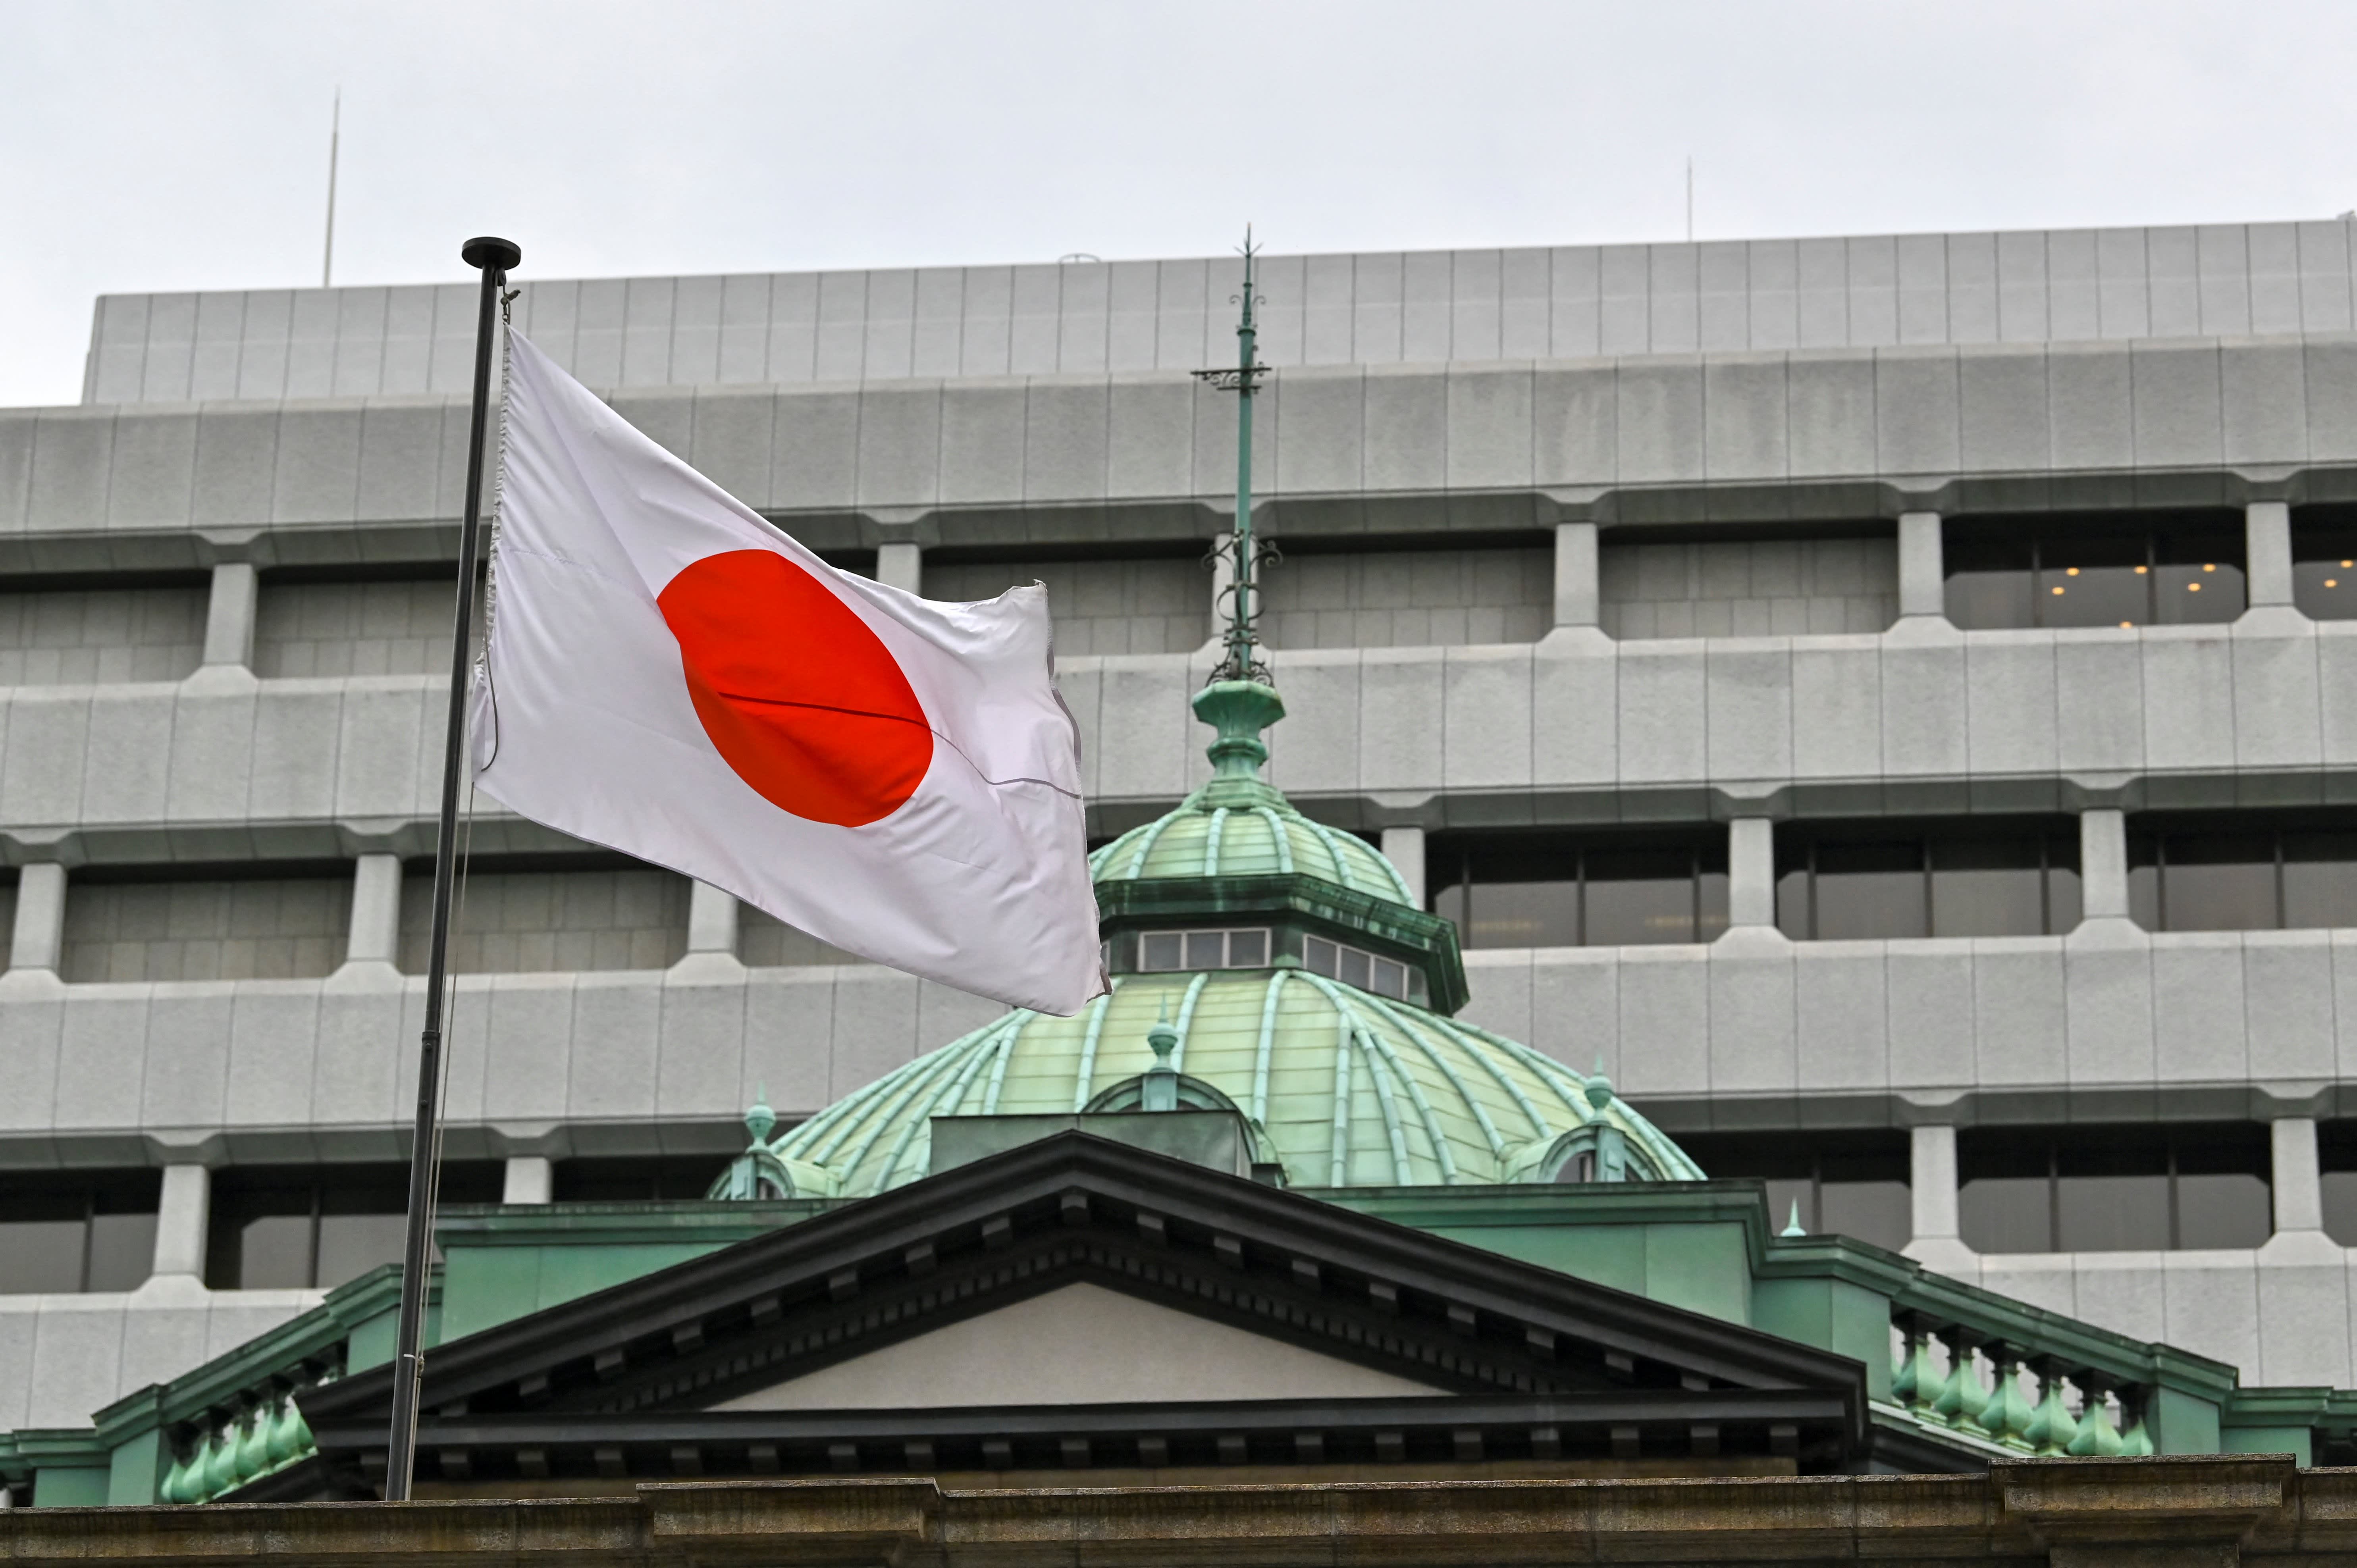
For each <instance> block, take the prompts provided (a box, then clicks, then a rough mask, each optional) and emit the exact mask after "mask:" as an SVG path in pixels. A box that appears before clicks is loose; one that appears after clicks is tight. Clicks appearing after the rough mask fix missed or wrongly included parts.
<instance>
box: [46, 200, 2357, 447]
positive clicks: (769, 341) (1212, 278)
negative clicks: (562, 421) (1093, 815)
mask: <svg viewBox="0 0 2357 1568" xmlns="http://www.w3.org/2000/svg"><path fill="white" fill-rule="evenodd" d="M2350 253H2351V244H2350V234H2349V224H2348V223H2347V222H2346V221H2322V222H2309V223H2251V224H2213V225H2209V226H2205V227H2201V228H2193V227H2174V228H2123V229H2096V230H2058V231H2014V232H2008V233H1967V234H1901V235H1890V234H1880V235H1870V236H1859V237H1844V238H1824V239H1803V240H1751V241H1724V242H1703V243H1699V244H1696V243H1686V244H1657V245H1563V246H1554V247H1526V248H1518V249H1512V250H1502V251H1501V250H1472V251H1426V252H1406V253H1401V252H1372V253H1362V254H1326V255H1308V256H1299V255H1291V256H1288V255H1269V256H1264V257H1263V258H1262V259H1261V262H1260V264H1259V267H1258V268H1257V269H1256V276H1255V287H1254V294H1255V295H1258V296H1259V297H1260V298H1261V299H1262V300H1263V302H1264V303H1263V304H1262V306H1261V309H1260V312H1259V324H1260V352H1261V355H1262V357H1263V359H1264V360H1266V361H1267V362H1268V363H1270V364H1274V365H1278V366H1287V365H1296V364H1312V365H1315V364H1341V363H1360V364H1391V363H1394V362H1399V361H1404V360H1405V361H1416V360H1425V361H1430V360H1500V359H1544V358H1555V359H1563V358H1571V357H1577V356H1583V355H1591V354H1643V353H1691V352H1694V351H1695V350H1698V349H1699V350H1703V351H1727V350H1746V349H1818V348H1841V347H1868V348H1870V347H1880V346H1888V345H1895V344H1920V343H1997V342H2007V343H2021V342H2043V341H2050V340H2070V339H2098V338H2180V337H2189V336H2194V335H2207V336H2218V335H2224V334H2243V333H2253V332H2257V333H2281V332H2298V331H2303V330H2305V331H2311V332H2316V331H2324V332H2334V331H2346V330H2348V329H2349V328H2351V327H2352V325H2357V319H2353V318H2352V290H2357V279H2352V270H2351V265H2350ZM1240 274H1241V263H1239V261H1238V260H1237V259H1236V258H1235V257H1234V256H1232V255H1221V256H1218V257H1213V258H1200V257H1188V258H1180V259H1171V260H1150V261H1118V262H1110V263H1095V264H1089V263H1082V264H1060V263H1058V264H1034V265H1028V266H982V267H931V268H915V269H894V270H885V271H875V272H837V273H772V274H737V275H734V276H702V277H641V278H608V279H597V280H592V281H587V282H578V281H571V280H549V281H543V280H540V279H537V278H534V277H533V276H532V275H531V274H530V271H529V269H526V271H525V273H524V274H523V275H522V276H520V277H519V278H517V279H516V280H515V281H516V285H517V287H518V289H519V295H518V298H517V299H516V302H515V309H514V315H515V321H516V325H517V326H518V328H521V329H522V330H523V331H525V332H528V333H530V334H531V335H532V336H533V339H534V340H535V341H536V342H538V343H539V344H540V345H541V347H542V348H544V349H546V350H547V351H549V352H550V353H551V354H553V355H554V356H555V357H556V359H557V360H558V362H559V363H561V364H563V365H565V367H566V368H567V369H568V370H571V371H573V372H574V373H575V374H576V375H577V376H579V377H581V378H582V379H583V380H585V381H589V382H590V383H591V384H593V385H598V386H608V385H611V386H656V385H689V386H693V385H702V384H705V383H711V382H738V381H884V380H892V379H896V378H904V377H909V376H1005V375H1024V374H1035V373H1043V372H1057V371H1063V372H1071V371H1140V370H1155V369H1164V370H1180V371H1186V370H1193V369H1195V368H1196V367H1198V366H1201V365H1208V364H1217V363H1220V362H1222V361H1224V360H1231V359H1232V357H1233V355H1234V351H1235V349H1234V338H1233V337H1232V323H1233V307H1232V304H1231V303H1230V302H1231V299H1232V295H1233V294H1234V292H1235V288H1236V285H1237V284H1238V282H1239V281H1240ZM475 313H476V291H475V289H474V287H473V286H472V285H470V284H466V283H449V284H442V285H410V286H406V287H393V288H383V287H374V288H339V289H301V290H296V289H255V290H245V291H228V292H221V293H210V294H148V295H111V296H107V297H103V298H102V299H101V300H100V301H99V303H98V308H97V311H96V315H95V317H94V319H93V322H92V328H91V355H90V361H89V371H88V384H87V385H86V387H85V389H84V394H83V401H84V402H86V403H154V402H174V403H178V402H187V401H190V400H207V399H218V398H281V397H297V398H317V397H334V396H352V395H366V394H376V393H387V392H457V391H461V390H463V389H464V388H465V386H466V385H467V375H468V368H469V366H470V364H471V361H472V350H473V346H474V342H473V339H474V331H475Z"/></svg>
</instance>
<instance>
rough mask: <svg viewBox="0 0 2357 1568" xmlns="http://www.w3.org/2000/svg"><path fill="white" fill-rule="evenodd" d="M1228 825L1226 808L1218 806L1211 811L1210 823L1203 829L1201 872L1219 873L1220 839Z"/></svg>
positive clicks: (1214, 874)
mask: <svg viewBox="0 0 2357 1568" xmlns="http://www.w3.org/2000/svg"><path fill="white" fill-rule="evenodd" d="M1227 826H1228V808H1226V807H1225V806H1222V807H1220V808H1219V809H1218V810H1217V811H1213V812H1212V813H1211V826H1210V827H1208V828H1206V829H1205V830H1204V831H1203V872H1202V874H1203V875H1205V876H1217V875H1219V874H1220V840H1221V839H1222V837H1223V836H1225V833H1226V831H1227Z"/></svg>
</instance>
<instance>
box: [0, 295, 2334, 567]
mask: <svg viewBox="0 0 2357 1568" xmlns="http://www.w3.org/2000/svg"><path fill="white" fill-rule="evenodd" d="M614 402H615V405H616V407H617V408H619V410H620V411H621V412H622V413H624V414H625V415H626V416H627V417H628V418H630V420H631V421H632V422H633V423H634V424H637V425H639V427H640V428H641V429H643V430H645V431H646V432H647V433H648V434H649V435H651V436H653V437H654V438H655V439H656V440H658V441H660V442H662V444H663V445H664V446H667V447H669V448H670V449H672V450H673V451H675V452H677V453H679V454H680V455H681V456H683V457H685V458H686V459H687V460H688V461H690V462H692V463H694V465H695V467H698V468H699V469H701V470H702V471H704V472H705V473H706V474H708V475H709V476H711V477H712V478H714V479H715V480H716V482H718V483H720V484H721V485H723V486H725V487H726V488H727V489H729V490H730V491H731V492H732V493H733V494H735V495H736V496H737V497H738V498H739V499H742V500H744V501H745V502H746V503H747V504H748V505H750V506H753V507H756V508H758V509H759V510H764V511H767V512H770V513H771V514H774V515H777V516H779V517H780V518H784V519H788V520H792V519H810V520H813V521H824V520H826V519H828V518H841V517H843V516H844V515H845V514H850V513H866V514H870V515H871V516H874V517H880V518H883V519H884V520H886V521H896V522H909V521H915V520H916V519H917V518H919V517H920V516H921V515H923V514H925V513H927V512H931V511H941V512H943V513H945V514H949V513H957V512H981V513H987V512H990V511H992V510H1001V511H1003V510H1007V509H1010V508H1018V509H1020V508H1035V509H1050V510H1053V509H1060V508H1073V507H1081V508H1098V509H1105V508H1118V507H1122V506H1132V505H1135V506H1162V507H1164V508H1166V509H1167V508H1168V507H1170V506H1174V505H1183V506H1185V507H1189V508H1191V507H1193V506H1195V505H1197V504H1198V503H1205V504H1215V503H1217V502H1218V501H1219V500H1220V499H1221V498H1222V497H1223V496H1224V495H1228V494H1232V479H1233V464H1234V427H1235V413H1234V403H1233V400H1232V398H1230V397H1228V396H1227V395H1226V394H1223V393H1220V392H1212V391H1210V390H1207V389H1205V388H1204V387H1202V386H1200V384H1198V383H1196V382H1194V381H1190V380H1189V378H1187V377H1185V376H1183V375H1179V374H1177V373H1175V372H1142V373H1139V374H1136V375H1129V376H1116V375H1094V376H1063V377H1041V378H1033V379H1029V380H1022V379H1010V380H1006V381H954V382H942V381H909V382H899V383H894V384H891V385H888V386H884V385H879V386H869V387H866V388H864V389H863V388H859V387H846V386H812V387H806V388H800V387H777V386H762V387H751V388H724V387H705V388H701V389H679V390H656V391H637V392H619V393H616V394H614ZM1259 410H1260V411H1259V413H1258V415H1257V417H1256V424H1255V428H1256V433H1257V438H1258V441H1259V448H1260V454H1261V458H1260V472H1259V478H1258V487H1259V491H1260V493H1261V494H1263V495H1264V496H1265V497H1268V498H1271V499H1273V500H1274V501H1275V502H1277V503H1279V504H1282V503H1283V502H1285V501H1286V500H1287V499H1296V500H1304V499H1316V498H1339V499H1340V500H1341V501H1342V502H1343V503H1345V504H1347V505H1349V506H1352V507H1361V508H1364V507H1365V506H1367V505H1370V504H1372V503H1371V502H1370V500H1369V498H1371V497H1374V498H1379V497H1384V496H1392V497H1398V496H1410V497H1413V496H1451V497H1458V496H1481V495H1486V494H1491V493H1497V494H1501V495H1504V496H1507V497H1509V498H1512V497H1516V496H1520V497H1523V498H1524V504H1525V508H1526V509H1527V507H1528V506H1529V505H1530V504H1531V501H1530V498H1531V497H1533V496H1534V495H1537V494H1539V493H1542V492H1544V493H1546V494H1550V495H1555V496H1557V499H1558V500H1560V501H1567V502H1569V503H1570V504H1572V505H1573V506H1574V507H1575V508H1576V509H1577V508H1592V507H1593V506H1594V505H1595V504H1596V502H1597V500H1598V496H1599V495H1600V494H1601V493H1602V492H1605V491H1608V490H1610V489H1615V488H1630V489H1672V490H1674V489H1678V488H1680V487H1687V488H1703V489H1707V488H1709V487H1714V486H1723V487H1753V488H1755V489H1756V488H1759V487H1766V488H1767V491H1768V492H1770V494H1769V496H1768V498H1767V499H1755V500H1754V501H1752V502H1750V503H1748V504H1750V505H1752V506H1753V507H1754V509H1755V510H1764V509H1766V508H1767V507H1769V505H1770V501H1771V500H1772V492H1775V491H1776V490H1778V489H1779V488H1780V487H1792V486H1796V485H1797V486H1807V485H1839V484H1855V483H1861V482H1882V483H1889V484H1891V485H1894V486H1897V487H1899V488H1900V489H1901V490H1903V491H1904V492H1905V493H1906V494H1908V495H1910V496H1916V497H1919V498H1924V497H1928V498H1931V499H1937V498H1938V495H1939V493H1940V491H1941V489H1942V488H1943V487H1945V486H1948V485H1949V484H1950V483H1951V482H1952V481H1953V480H1954V479H1955V478H1956V477H1957V476H1960V475H1981V476H2010V477H2013V478H2015V479H2017V480H2018V478H2021V477H2024V476H2029V477H2039V476H2044V477H2049V478H2063V477H2073V476H2075V477H2081V478H2089V479H2091V480H2093V479H2094V478H2101V477H2103V476H2112V477H2113V478H2114V479H2115V481H2116V480H2117V478H2119V477H2122V476H2137V475H2147V476H2155V477H2157V478H2155V479H2154V480H2153V481H2151V482H2150V483H2149V484H2148V486H2147V488H2148V489H2150V494H2151V497H2152V499H2158V500H2166V499H2170V498H2172V497H2173V498H2175V499H2179V500H2183V499H2241V498H2240V497H2239V496H2227V495H2225V493H2224V488H2225V487H2226V486H2227V482H2228V480H2229V479H2232V478H2233V477H2234V475H2235V474H2236V473H2241V474H2242V476H2243V478H2244V479H2245V480H2246V481H2247V482H2250V483H2260V484H2270V485H2280V484H2282V483H2283V482H2285V481H2286V480H2287V478H2288V477H2290V475H2291V473H2292V471H2293V470H2297V469H2300V468H2303V467H2316V466H2325V467H2332V466H2346V465H2349V464H2351V463H2352V462H2357V337H2352V335H2350V334H2348V333H2333V334H2323V335H2317V336H2310V337H2306V338H2300V337H2283V338H2246V339H2233V340H2212V339H2192V340H2187V341H2181V342H2139V343H2134V344H2126V343H2122V344H2093V345H2068V346H2046V345H2029V346H2020V347H1992V348H1986V349H1955V348H1927V349H1878V350H1834V351H1825V352H1821V353H1797V352H1796V353H1789V354H1783V353H1774V354H1738V355H1707V356H1661V357H1651V358H1645V359H1638V360H1587V361H1550V362H1530V361H1520V362H1509V363H1489V364H1473V363H1459V364H1453V365H1438V366H1417V367H1405V368H1400V369H1383V368H1376V369H1372V370H1371V369H1367V368H1365V367H1360V366H1349V367H1340V368H1331V369H1303V370H1299V371H1286V372H1283V373H1281V374H1279V375H1278V376H1277V377H1276V378H1275V381H1274V382H1273V383H1272V385H1271V387H1270V389H1269V390H1268V392H1266V393H1265V396H1264V397H1263V398H1262V400H1261V401H1260V404H1259ZM465 426H466V409H465V405H464V400H463V399H454V398H448V397H417V398H393V399H357V398H356V399H348V400H344V401H341V402H307V403H290V404H286V405H285V406H280V405H275V404H216V405H210V406H202V407H199V406H193V405H183V406H178V407H172V408H143V409H121V408H113V407H102V408H91V409H44V410H23V411H16V412H11V413H0V539H5V538H9V537H12V536H13V537H18V538H20V539H21V538H22V537H24V536H49V535H56V536H59V538H60V539H70V538H77V537H82V536H90V535H98V536H106V537H113V538H118V539H121V540H124V541H125V542H126V543H127V542H130V541H133V540H135V539H141V538H144V537H145V536H146V535H148V534H153V533H158V532H173V531H188V530H198V531H213V532H222V531H226V532H225V533H224V537H225V538H227V539H228V540H230V542H231V544H232V545H233V544H234V542H235V540H236V539H237V538H238V537H240V536H242V532H248V531H254V530H268V529H274V528H291V527H302V528H308V527H321V526H329V525H337V526H350V525H352V524H355V523H370V524H393V525H398V524H415V523H418V522H433V521H447V520H448V519H450V518H453V517H455V516H457V513H458V510H459V505H458V501H459V496H458V492H459V490H460V489H463V484H464V479H463V476H464V472H465V455H466V428H465ZM2222 470H2224V471H2226V472H2224V473H2222ZM2162 480H2166V482H2161V481H2162ZM2315 483H2317V484H2319V485H2321V486H2323V488H2324V489H2328V490H2330V491H2331V492H2332V493H2336V494H2337V493H2339V491H2340V489H2346V488H2347V484H2346V480H2345V479H2333V480H2329V481H2328V480H2327V479H2325V478H2319V479H2318V480H2316V481H2315ZM2336 487H2338V488H2336ZM2000 488H2001V487H2000ZM2112 489H2113V491H2115V492H2116V491H2117V490H2118V486H2117V484H2116V482H2115V484H2114V485H2113V487H2112ZM2105 493H2106V492H2105V491H2104V488H2103V487H2102V486H2101V485H2096V486H2094V487H2093V489H2091V490H2090V491H2089V494H2088V496H2086V497H2082V498H2079V501H2080V502H2083V503H2084V504H2095V503H2096V502H2098V501H2100V500H2102V499H2104V495H2105ZM2135 497H2136V490H2135V488H2134V487H2130V488H2129V490H2128V492H2127V493H2126V499H2135ZM1836 499H1838V498H1819V499H1814V500H1811V501H1809V502H1807V503H1806V505H1807V506H1808V507H1813V508H1819V509H1824V508H1831V507H1833V506H1834V504H1835V500H1836ZM2063 499H2072V498H2071V497H2070V496H2069V495H2065V496H2064V497H2063ZM2114 499H2115V501H2116V499H2119V498H2118V497H2117V496H2116V495H2115V497H2114ZM1795 504H1796V505H1799V504H1801V503H1795ZM1852 504H1854V505H1864V506H1866V507H1867V508H1868V510H1869V512H1870V510H1871V509H1872V508H1873V507H1874V506H1875V505H1877V504H1878V498H1877V497H1876V496H1875V495H1873V494H1871V493H1869V494H1867V495H1866V496H1865V497H1863V498H1862V499H1859V498H1853V500H1852ZM2010 504H2016V505H2020V504H2028V503H2027V502H2025V501H2022V500H2020V499H2018V497H2017V498H2016V499H2014V500H2013V501H2012V502H2011V503H2010ZM2074 504H2079V503H2078V502H2074ZM1491 510H1495V509H1491ZM1607 510H1610V509H1607ZM1622 510H1624V511H1627V512H1628V513H1629V514H1630V515H1637V514H1640V513H1641V512H1642V511H1643V509H1642V508H1633V509H1630V508H1624V509H1622ZM1934 510H1936V508H1935V509H1934ZM1811 514H1812V513H1811V512H1809V511H1808V510H1803V511H1802V513H1801V515H1811ZM1814 514H1815V515H1824V511H1823V510H1818V511H1817V512H1816V513H1814ZM1178 515H1179V521H1177V522H1173V521H1171V520H1170V516H1169V515H1168V514H1167V513H1166V515H1164V516H1163V517H1162V518H1161V519H1160V521H1154V522H1153V523H1152V527H1153V528H1155V529H1158V530H1159V531H1160V532H1162V533H1165V534H1168V533H1173V532H1176V533H1178V534H1182V535H1183V534H1191V533H1193V532H1201V531H1202V529H1201V527H1200V525H1199V521H1198V520H1196V518H1195V515H1194V513H1193V512H1192V511H1186V512H1183V513H1180V514H1178ZM1475 515H1476V516H1477V518H1478V520H1479V521H1481V522H1482V524H1483V526H1492V527H1494V526H1498V521H1497V519H1496V518H1495V517H1493V516H1491V515H1490V512H1488V511H1481V510H1479V509H1477V512H1476V514H1475ZM1558 515H1561V514H1560V508H1559V507H1558V509H1557V512H1555V513H1550V514H1549V515H1547V516H1545V517H1544V518H1540V519H1538V521H1542V522H1552V521H1556V520H1557V516H1558ZM1579 515H1587V512H1586V511H1581V512H1579ZM1026 526H1028V525H1026V524H1024V523H1023V522H1022V521H1020V520H1016V521H1004V520H1002V521H999V522H997V523H993V524H989V525H985V524H981V523H977V524H975V525H974V542H991V541H993V540H994V539H998V540H1001V542H1023V540H1024V539H1025V538H1026V537H1028V536H1027V534H1026V532H1025V527H1026ZM1137 526H1138V527H1141V528H1144V527H1146V526H1147V524H1146V523H1140V524H1138V525H1137ZM1059 537H1060V536H1059ZM856 539H857V534H856V530H855V531H854V532H852V533H850V534H848V535H845V537H844V538H841V539H838V538H835V537H833V536H825V537H819V538H815V539H814V542H819V543H821V544H822V545H823V546H825V547H835V546H837V545H847V544H848V543H852V542H856ZM868 542H869V543H871V544H872V543H873V542H874V541H873V539H872V538H871V539H870V540H869V541H868Z"/></svg>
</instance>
